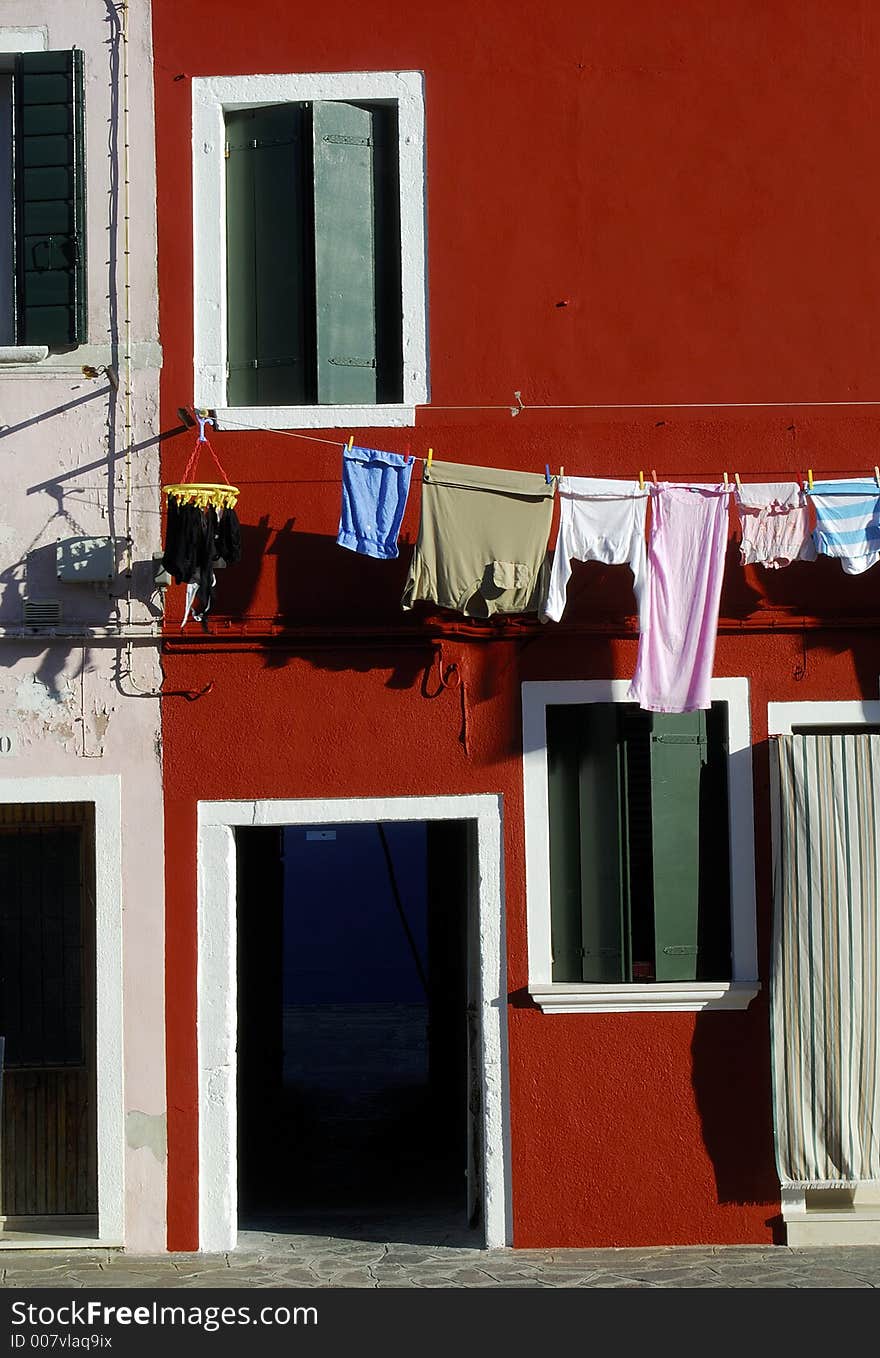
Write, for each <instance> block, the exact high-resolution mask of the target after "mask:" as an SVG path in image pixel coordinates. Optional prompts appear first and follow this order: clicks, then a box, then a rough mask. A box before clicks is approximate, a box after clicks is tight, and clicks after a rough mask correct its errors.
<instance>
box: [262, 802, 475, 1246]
mask: <svg viewBox="0 0 880 1358" xmlns="http://www.w3.org/2000/svg"><path fill="white" fill-rule="evenodd" d="M235 840H236V865H237V883H236V885H237V973H238V1005H237V1067H238V1071H237V1073H238V1202H239V1221H240V1224H242V1225H252V1224H253V1225H258V1224H260V1223H261V1222H265V1221H267V1220H273V1221H276V1222H277V1221H278V1220H280V1219H287V1220H290V1221H296V1219H297V1218H302V1217H304V1216H308V1217H310V1218H314V1217H315V1216H319V1217H320V1215H321V1213H322V1212H324V1213H333V1214H334V1215H335V1216H336V1217H338V1216H339V1214H340V1213H341V1214H345V1213H352V1214H357V1213H364V1212H366V1213H371V1212H372V1213H378V1214H383V1213H386V1214H389V1215H397V1216H399V1215H400V1214H401V1213H412V1214H414V1215H423V1216H426V1215H434V1216H443V1217H444V1218H445V1219H446V1220H447V1221H448V1222H450V1223H454V1224H455V1225H456V1226H458V1227H459V1228H471V1229H476V1228H478V1227H479V1226H480V1224H481V1223H480V1202H481V1195H480V1191H479V1179H480V1165H479V1158H480V1157H479V1144H480V1132H479V1127H480V1108H479V1102H480V1100H479V1079H478V1078H477V1074H476V1071H475V1053H476V1051H477V1048H478V1034H477V1033H476V1032H475V1022H476V1018H475V1016H476V1014H477V1012H478V1005H477V1004H476V1002H475V990H476V975H475V956H474V954H475V948H474V945H473V941H472V940H473V936H474V930H475V918H474V916H475V909H474V901H473V889H472V882H473V869H472V861H473V857H474V851H475V833H474V827H473V824H472V823H469V822H467V821H454V820H443V821H389V822H382V821H365V822H359V823H354V824H352V823H347V824H329V823H328V824H314V823H309V824H301V825H285V826H281V825H278V826H271V827H258V828H257V827H247V828H238V829H237V830H236V832H235Z"/></svg>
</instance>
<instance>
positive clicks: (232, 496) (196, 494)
mask: <svg viewBox="0 0 880 1358" xmlns="http://www.w3.org/2000/svg"><path fill="white" fill-rule="evenodd" d="M195 414H196V420H197V421H198V426H199V433H198V438H197V439H196V446H195V448H194V449H193V451H192V455H191V456H190V459H189V462H188V463H187V464H186V467H185V469H184V473H183V480H182V481H174V482H172V483H171V484H170V485H167V486H163V487H162V489H163V491H164V492H165V494H166V495H170V496H171V497H172V498H173V499H175V500H176V501H177V503H178V504H180V505H196V506H197V507H198V508H199V509H207V508H208V507H209V505H213V507H214V509H216V510H217V511H218V513H219V511H220V510H221V509H234V508H235V504H236V501H237V500H238V496H239V489H238V486H230V485H227V483H226V482H225V481H187V479H186V478H187V477H188V476H189V475H190V474H191V473H192V472H193V471H195V467H196V463H197V461H198V457H199V453H200V452H201V450H202V447H206V448H207V449H208V452H209V453H210V454H211V456H212V458H213V459H214V461H215V462H216V464H217V470H218V471H219V472H220V474H221V476H225V475H226V471H225V469H224V468H223V467H222V466H221V465H220V461H219V459H218V457H217V454H216V453H215V452H214V449H213V448H212V447H211V445H210V443H209V442H208V439H207V437H206V435H205V425H206V424H210V425H213V423H214V421H213V420H212V419H211V418H210V415H209V413H208V411H207V410H197V411H196V412H195Z"/></svg>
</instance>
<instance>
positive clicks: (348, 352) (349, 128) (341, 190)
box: [312, 102, 376, 405]
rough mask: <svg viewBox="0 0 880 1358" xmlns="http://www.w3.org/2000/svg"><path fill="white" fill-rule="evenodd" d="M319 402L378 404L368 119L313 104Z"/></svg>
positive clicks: (341, 106) (351, 107) (356, 111)
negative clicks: (376, 402)
mask: <svg viewBox="0 0 880 1358" xmlns="http://www.w3.org/2000/svg"><path fill="white" fill-rule="evenodd" d="M312 147H313V160H314V196H315V197H314V201H315V218H314V219H315V303H316V324H317V334H316V350H317V394H318V402H319V403H320V404H325V405H336V404H361V403H363V404H373V403H375V401H376V280H375V245H374V229H375V228H374V212H373V150H374V135H373V114H372V112H371V111H370V110H369V109H365V108H359V107H358V106H357V105H355V104H346V103H341V102H332V103H331V102H316V103H314V104H313V105H312Z"/></svg>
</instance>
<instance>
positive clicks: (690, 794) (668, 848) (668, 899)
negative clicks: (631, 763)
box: [651, 712, 707, 981]
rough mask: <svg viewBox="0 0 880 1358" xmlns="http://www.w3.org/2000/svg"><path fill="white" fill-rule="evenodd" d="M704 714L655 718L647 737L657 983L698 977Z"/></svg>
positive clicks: (705, 758) (691, 979) (705, 757)
mask: <svg viewBox="0 0 880 1358" xmlns="http://www.w3.org/2000/svg"><path fill="white" fill-rule="evenodd" d="M706 763H707V736H706V714H705V712H682V713H674V714H673V713H663V714H659V713H658V714H655V716H654V721H653V730H652V732H651V809H652V821H653V849H654V937H655V965H656V979H657V980H658V981H693V980H696V979H697V974H698V945H699V913H700V861H701V779H702V774H703V770H704V768H705V766H706Z"/></svg>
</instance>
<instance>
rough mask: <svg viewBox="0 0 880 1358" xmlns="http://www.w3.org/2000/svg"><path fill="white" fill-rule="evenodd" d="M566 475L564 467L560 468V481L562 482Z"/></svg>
mask: <svg viewBox="0 0 880 1358" xmlns="http://www.w3.org/2000/svg"><path fill="white" fill-rule="evenodd" d="M564 475H565V468H564V467H560V468H559V479H560V481H561V480H562V478H563V476H564Z"/></svg>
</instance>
